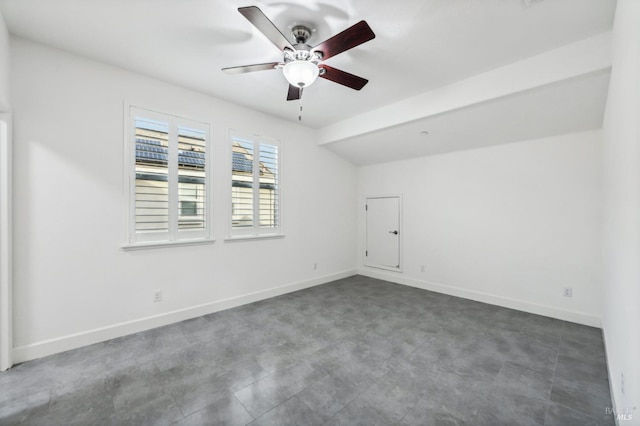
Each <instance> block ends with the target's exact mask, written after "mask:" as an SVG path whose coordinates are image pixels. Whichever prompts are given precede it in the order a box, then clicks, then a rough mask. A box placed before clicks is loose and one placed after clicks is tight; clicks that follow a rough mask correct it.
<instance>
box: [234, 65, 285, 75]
mask: <svg viewBox="0 0 640 426" xmlns="http://www.w3.org/2000/svg"><path fill="white" fill-rule="evenodd" d="M276 66H278V62H268V63H266V64H254V65H243V66H240V67H228V68H222V71H224V72H226V73H227V74H244V73H247V72H254V71H266V70H272V69H275V68H276Z"/></svg>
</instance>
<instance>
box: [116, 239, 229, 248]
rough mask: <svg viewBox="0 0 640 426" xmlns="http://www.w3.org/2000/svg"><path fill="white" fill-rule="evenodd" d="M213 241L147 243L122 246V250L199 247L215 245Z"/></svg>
mask: <svg viewBox="0 0 640 426" xmlns="http://www.w3.org/2000/svg"><path fill="white" fill-rule="evenodd" d="M215 241H216V240H211V239H199V240H180V241H149V242H144V243H136V244H125V245H123V246H122V250H124V251H132V250H146V249H155V248H164V247H175V246H199V245H204V244H213V243H215Z"/></svg>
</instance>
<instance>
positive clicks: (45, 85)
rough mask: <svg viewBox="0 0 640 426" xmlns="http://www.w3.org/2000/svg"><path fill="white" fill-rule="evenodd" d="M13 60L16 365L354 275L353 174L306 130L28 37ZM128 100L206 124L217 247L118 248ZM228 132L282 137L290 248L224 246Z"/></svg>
mask: <svg viewBox="0 0 640 426" xmlns="http://www.w3.org/2000/svg"><path fill="white" fill-rule="evenodd" d="M11 53H12V57H11V71H12V75H11V76H12V84H13V99H12V100H13V109H14V123H15V127H14V140H15V163H14V164H15V167H14V170H15V174H14V196H15V198H16V200H15V208H14V211H15V221H14V227H15V232H14V240H15V252H14V262H15V269H14V281H15V301H14V318H15V323H14V327H15V342H14V343H15V347H16V348H15V351H14V355H15V358H16V359H15V361H16V362H18V361H21V360H23V359H28V358H33V357H37V356H41V355H44V354H46V353H51V352H55V351H59V350H64V349H68V348H70V347H73V346H78V345H82V344H86V343H91V342H92V341H96V340H100V339H105V338H109V337H113V336H117V335H121V334H123V333H127V332H133V331H137V330H139V329H144V328H148V327H152V326H154V325H159V324H162V323H166V322H168V321H175V320H178V319H182V318H186V317H188V316H194V315H197V314H202V313H205V312H210V311H213V310H216V309H220V308H222V307H226V306H232V305H234V304H238V303H242V302H247V301H251V300H255V299H259V298H264V297H267V296H270V295H273V294H278V293H281V292H283V291H287V290H293V289H296V288H301V287H304V286H308V285H313V284H317V283H321V282H325V281H327V280H331V279H334V278H338V277H341V276H344V275H345V274H346V275H350V274H352V273H354V272H355V270H354V265H355V264H356V259H355V255H354V253H353V247H355V244H356V231H355V229H356V214H355V211H354V209H353V200H354V199H355V197H356V193H355V188H356V171H355V168H354V167H353V166H352V165H350V164H349V163H347V162H345V161H344V160H342V159H340V158H338V157H336V156H335V155H334V154H332V153H330V152H329V151H327V150H325V149H324V148H321V147H318V146H317V145H316V144H315V141H314V140H313V139H314V137H315V134H314V133H313V132H312V131H311V130H309V129H308V128H305V127H303V126H300V125H298V124H293V123H289V122H285V121H282V120H279V119H275V118H273V117H271V116H267V115H263V114H260V113H257V112H255V111H252V110H248V109H245V108H241V107H238V106H235V105H233V104H229V103H225V102H222V101H220V100H216V99H214V98H211V97H208V96H204V95H202V94H198V93H195V92H192V91H189V90H186V89H183V88H179V87H176V86H172V85H169V84H165V83H163V82H160V81H157V80H153V79H150V78H147V77H144V76H141V75H137V74H133V73H129V72H126V71H123V70H120V69H117V68H113V67H110V66H106V65H103V64H100V63H97V62H93V61H89V60H87V59H83V58H80V57H76V56H72V55H70V54H67V53H64V52H61V51H57V50H53V49H50V48H47V47H44V46H42V45H38V44H34V43H31V42H28V41H25V40H22V39H19V38H12V39H11ZM217 72H219V70H211V78H215V77H216V73H217ZM125 99H126V100H128V101H130V102H132V103H135V104H138V105H139V106H143V107H152V108H158V109H159V110H161V111H163V112H167V113H173V114H178V115H182V116H186V117H190V118H194V119H199V120H205V121H208V122H210V123H211V128H212V141H213V158H214V159H213V170H214V184H213V192H212V196H213V203H214V208H213V218H214V234H215V238H216V240H217V241H216V242H215V244H212V245H203V246H190V247H171V248H161V249H151V250H140V251H123V250H122V249H121V245H122V244H123V243H124V236H125V235H124V226H125V222H124V221H125V212H126V209H127V205H126V200H125V197H124V193H123V179H124V172H123V146H124V142H123V101H124V100H125ZM275 102H280V100H276V101H275ZM228 128H234V129H237V130H241V131H247V132H250V131H252V132H256V133H259V134H262V135H267V136H271V137H274V138H277V139H280V140H281V143H282V149H283V151H282V161H283V164H282V193H283V217H284V222H283V224H284V231H285V234H286V237H285V238H283V239H273V240H263V241H243V242H232V243H225V242H223V238H224V236H225V235H226V231H227V220H228V216H227V215H228V205H227V200H229V199H230V182H229V181H228V171H227V168H228V167H230V165H229V164H230V163H229V159H228V158H226V155H225V154H226V153H227V144H228V141H227V139H226V138H227V136H226V132H227V129H228ZM328 230H330V232H328ZM246 262H251V266H247V265H246ZM314 262H317V264H318V269H317V270H313V264H314ZM280 286H286V287H284V288H281V289H275V290H274V288H276V287H280ZM154 289H161V290H162V291H163V298H164V300H163V302H162V303H152V292H153V290H154ZM202 305H204V306H202ZM176 311H177V312H176ZM154 316H159V317H157V318H154Z"/></svg>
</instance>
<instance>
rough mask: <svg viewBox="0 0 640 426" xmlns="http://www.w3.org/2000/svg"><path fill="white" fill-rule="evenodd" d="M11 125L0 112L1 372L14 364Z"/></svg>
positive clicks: (10, 118) (9, 117)
mask: <svg viewBox="0 0 640 426" xmlns="http://www.w3.org/2000/svg"><path fill="white" fill-rule="evenodd" d="M11 127H12V116H11V113H0V371H4V370H7V369H9V368H11V366H12V365H13V321H12V319H13V315H12V305H13V295H12V279H13V276H12V266H13V260H12V256H11V253H12V244H13V241H12V210H13V207H12V206H13V201H12V191H11V189H12V185H13V182H12V164H13V156H12V155H13V153H12V145H13V142H12V133H11ZM5 136H6V138H5Z"/></svg>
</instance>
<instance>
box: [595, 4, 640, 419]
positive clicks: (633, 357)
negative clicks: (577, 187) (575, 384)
mask: <svg viewBox="0 0 640 426" xmlns="http://www.w3.org/2000/svg"><path fill="white" fill-rule="evenodd" d="M639 23H640V2H638V1H637V0H618V3H617V10H616V17H615V21H614V27H613V68H612V72H611V82H610V85H609V96H608V99H607V107H606V111H605V119H604V126H603V129H604V130H603V136H604V145H603V146H604V194H605V197H604V202H605V203H604V206H605V209H604V286H605V290H606V291H605V298H604V318H603V329H604V335H605V343H606V347H607V360H608V364H609V378H610V384H611V390H612V396H613V400H614V404H615V406H616V409H617V412H618V414H622V415H625V414H631V415H632V416H633V420H634V422H633V424H637V423H636V422H640V369H639V368H638V360H640V119H639V117H640V25H639ZM623 374H624V377H625V380H624V382H625V385H624V388H625V389H624V392H623V390H622V375H623ZM634 407H636V408H634ZM623 423H626V422H624V421H621V422H620V424H623Z"/></svg>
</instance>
